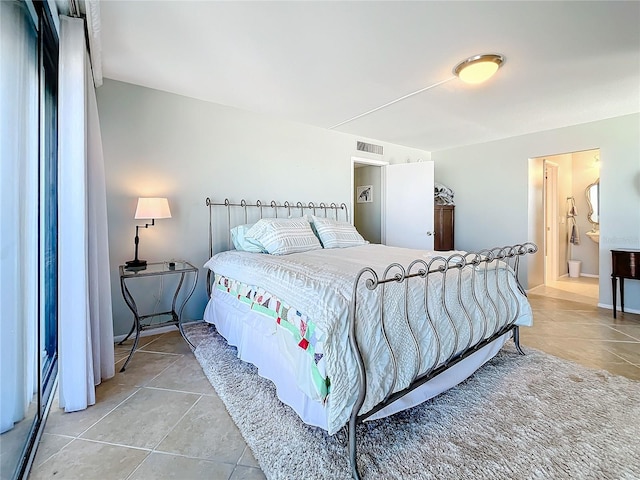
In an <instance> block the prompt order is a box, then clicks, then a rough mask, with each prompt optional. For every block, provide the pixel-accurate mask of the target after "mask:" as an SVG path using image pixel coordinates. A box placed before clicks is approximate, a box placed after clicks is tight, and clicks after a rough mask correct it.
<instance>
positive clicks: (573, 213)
mask: <svg viewBox="0 0 640 480" xmlns="http://www.w3.org/2000/svg"><path fill="white" fill-rule="evenodd" d="M567 200H569V201H570V202H571V203H570V205H569V212H568V213H567V216H568V217H577V216H578V209H577V208H576V201H575V199H574V198H573V197H569V198H568V199H567ZM576 245H577V244H576Z"/></svg>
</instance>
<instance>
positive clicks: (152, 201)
mask: <svg viewBox="0 0 640 480" xmlns="http://www.w3.org/2000/svg"><path fill="white" fill-rule="evenodd" d="M134 218H135V219H136V220H151V223H146V224H145V225H136V237H135V239H134V244H135V246H136V248H135V258H134V259H133V260H129V261H128V262H126V265H127V268H129V269H135V268H139V269H143V268H145V267H146V266H147V261H146V260H140V259H138V244H139V243H140V237H139V235H138V234H139V231H138V230H139V228H140V227H143V228H149V227H150V226H153V225H155V221H156V219H158V218H171V210H169V201H168V200H167V199H166V198H138V206H137V207H136V214H135V216H134Z"/></svg>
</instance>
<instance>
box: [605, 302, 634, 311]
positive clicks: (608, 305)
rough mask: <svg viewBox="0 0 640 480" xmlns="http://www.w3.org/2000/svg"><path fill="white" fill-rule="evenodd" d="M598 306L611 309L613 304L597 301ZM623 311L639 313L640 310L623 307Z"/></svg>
mask: <svg viewBox="0 0 640 480" xmlns="http://www.w3.org/2000/svg"><path fill="white" fill-rule="evenodd" d="M598 306H599V307H600V308H606V309H607V310H613V305H611V304H608V303H598ZM624 310H625V312H624V313H640V310H638V309H636V308H628V307H625V308H624ZM620 311H621V310H620V307H618V312H620Z"/></svg>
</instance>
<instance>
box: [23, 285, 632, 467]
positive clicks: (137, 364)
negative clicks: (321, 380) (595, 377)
mask: <svg viewBox="0 0 640 480" xmlns="http://www.w3.org/2000/svg"><path fill="white" fill-rule="evenodd" d="M571 280H573V279H571ZM575 280H576V281H574V282H570V283H569V284H568V285H564V286H563V285H562V283H563V282H567V281H569V280H567V279H561V280H560V282H559V284H557V285H555V287H558V288H552V287H543V288H542V289H538V290H536V291H534V292H531V293H530V295H529V298H530V300H531V305H532V307H533V310H534V319H535V325H534V327H532V328H524V329H522V345H523V347H524V348H525V350H526V348H527V347H528V346H530V347H534V348H538V349H540V350H543V351H546V352H548V353H551V354H553V355H556V356H559V357H562V358H566V359H569V360H573V361H575V362H577V363H581V364H583V365H586V366H588V367H592V368H602V369H606V370H608V371H610V372H612V373H615V374H618V375H624V376H626V377H629V378H633V379H637V380H640V315H633V314H629V313H626V314H620V315H618V318H617V320H614V319H613V317H612V314H611V311H610V310H604V309H599V308H597V307H596V306H595V305H596V299H595V298H594V294H593V292H594V289H593V279H587V280H585V279H583V278H582V277H581V278H580V279H575ZM581 283H583V284H584V286H583V287H581V286H580V284H581ZM595 291H596V298H597V289H596V290H595ZM575 300H579V301H575ZM142 340H143V342H142V346H141V347H140V349H139V350H138V351H137V352H136V354H135V355H134V357H133V359H132V361H131V363H130V364H129V367H128V368H127V371H126V372H125V373H118V374H117V375H116V376H115V378H113V379H111V380H109V381H106V382H104V383H103V384H102V385H100V386H99V387H98V389H97V397H98V402H97V404H96V405H95V406H92V407H90V408H88V409H87V410H85V411H82V412H76V413H70V414H65V413H63V412H62V411H61V410H60V409H58V408H57V407H56V405H57V403H54V407H53V409H52V411H51V413H50V415H49V418H48V420H47V425H46V428H45V433H44V435H43V438H42V440H41V442H40V446H39V449H38V453H37V456H36V459H35V463H34V466H33V468H32V471H31V475H30V478H31V479H33V480H35V479H51V478H58V479H74V480H75V479H82V480H91V479H96V480H97V479H100V480H109V479H127V480H142V479H153V480H156V479H157V480H161V479H168V478H174V479H181V480H191V479H194V480H195V479H204V478H207V479H225V480H229V479H231V480H240V479H246V480H251V479H260V478H264V475H263V473H262V472H261V470H260V469H259V467H258V465H257V463H256V461H255V459H254V458H253V455H252V454H251V451H250V450H249V449H248V448H247V446H246V444H245V442H244V440H243V439H242V437H241V435H240V432H239V431H238V429H237V427H236V426H235V425H234V424H233V422H232V421H231V418H230V417H229V415H228V414H227V412H226V410H225V408H224V405H223V404H222V402H221V401H220V399H219V398H218V397H217V395H216V393H215V391H214V390H213V388H212V387H211V385H210V384H209V382H208V381H207V379H206V378H205V376H204V374H203V373H202V370H201V369H200V366H199V364H198V363H197V361H196V360H195V358H194V356H193V354H192V352H191V350H190V349H189V348H188V346H187V344H186V343H185V342H184V341H183V340H182V338H181V337H180V335H179V334H178V333H177V332H171V333H165V334H163V335H159V336H152V337H144V338H143V339H142ZM129 345H131V344H129ZM129 348H130V347H129ZM126 353H127V350H126V348H123V347H117V348H116V361H119V365H118V367H117V368H119V366H120V365H122V362H123V361H124V358H125V357H126Z"/></svg>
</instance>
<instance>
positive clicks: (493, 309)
mask: <svg viewBox="0 0 640 480" xmlns="http://www.w3.org/2000/svg"><path fill="white" fill-rule="evenodd" d="M206 205H207V207H209V254H210V256H213V225H212V207H214V206H224V207H226V209H227V231H229V229H230V228H231V211H232V209H237V208H240V209H242V210H243V214H244V221H245V223H247V220H248V215H247V209H248V208H257V209H258V210H259V218H263V210H264V209H265V208H266V209H271V210H270V213H272V214H273V216H275V217H277V216H278V211H279V210H280V211H283V210H286V212H287V215H291V209H297V210H299V211H300V214H301V215H304V213H305V211H307V212H309V211H310V212H313V214H314V215H315V214H316V211H317V210H321V211H323V212H324V216H325V217H326V216H327V215H328V212H333V213H334V217H335V219H336V220H337V219H338V214H339V212H340V211H343V210H344V217H345V220H346V221H349V213H348V210H347V206H346V205H345V204H344V203H341V204H336V203H331V204H325V203H320V204H318V205H316V204H314V203H312V202H309V203H302V202H297V203H295V204H294V203H290V202H284V203H282V204H278V203H277V202H275V201H271V202H270V203H268V204H264V203H262V202H260V201H257V202H256V203H255V204H250V203H247V202H246V201H245V200H242V201H241V202H240V203H231V202H230V201H229V200H228V199H225V200H224V202H223V203H214V202H212V201H211V200H210V199H209V198H207V199H206ZM227 246H228V249H230V248H231V241H230V236H228V238H227ZM537 250H538V247H537V246H536V245H535V244H533V243H524V244H517V245H512V246H506V247H497V248H492V249H488V250H482V251H479V252H474V253H466V254H461V253H456V254H453V255H450V256H448V257H444V256H437V257H433V258H431V259H430V260H429V261H425V260H420V259H418V260H414V261H413V262H411V264H409V265H408V266H407V267H405V266H403V265H401V264H399V263H392V264H390V265H388V266H387V268H386V269H385V270H384V273H383V275H382V277H379V276H378V274H377V273H376V271H375V270H374V269H373V268H370V267H366V268H363V269H362V270H360V272H359V273H358V274H357V276H356V279H355V281H354V283H353V290H352V295H351V303H350V309H349V344H350V346H351V349H352V351H353V353H354V356H355V358H356V364H357V368H358V372H357V373H358V397H357V400H356V403H355V405H354V406H353V409H352V411H351V415H350V419H349V422H348V424H347V429H348V432H347V435H348V449H349V462H350V468H351V474H352V476H353V478H354V479H356V480H359V479H360V478H361V477H360V472H359V470H358V464H357V460H356V426H357V425H358V424H359V423H362V422H364V421H365V420H367V419H369V418H370V417H372V416H373V415H374V414H376V413H377V412H379V411H380V410H382V409H383V408H385V407H387V406H388V405H390V404H392V403H393V402H395V401H396V400H398V399H399V398H402V397H404V396H405V395H407V394H408V393H410V392H412V391H414V390H415V389H417V388H419V387H420V386H421V385H423V384H424V383H426V382H428V381H429V380H431V379H432V378H434V377H436V376H437V375H439V374H441V373H442V372H444V371H445V370H447V369H449V368H450V367H452V366H454V365H456V364H457V363H459V362H460V361H462V360H464V359H465V358H467V357H469V356H470V355H472V354H473V353H475V352H477V351H478V350H480V349H481V348H483V347H485V346H486V345H488V344H490V343H492V342H493V341H495V340H496V339H498V338H500V337H502V336H503V335H505V334H508V333H510V332H513V334H512V335H513V341H514V344H515V347H516V349H517V351H518V353H519V354H521V355H524V352H523V351H522V348H521V347H520V335H519V327H518V326H517V325H515V323H514V322H515V321H516V319H517V318H518V316H519V313H520V312H519V309H518V302H517V301H515V302H513V303H514V304H515V308H512V307H511V306H510V302H509V301H508V298H509V297H512V298H513V299H514V300H515V299H516V298H517V297H516V295H515V293H514V292H513V291H512V290H511V289H508V288H504V287H503V285H502V284H501V282H500V278H501V277H502V280H503V283H504V284H508V277H509V276H514V277H515V282H516V285H517V287H518V289H519V290H520V292H521V293H522V294H523V295H525V296H526V293H525V291H524V289H523V288H522V286H521V285H520V282H519V280H518V267H519V264H520V257H522V256H524V255H528V254H534V253H535V252H537ZM489 270H495V282H494V283H495V289H496V290H495V291H496V292H497V293H495V294H494V298H492V296H491V295H490V294H489V280H488V277H489V275H488V274H487V273H488V271H489ZM463 271H465V275H469V276H470V278H471V280H470V281H471V294H472V298H473V303H474V304H475V305H473V307H474V309H475V310H476V311H480V312H481V316H482V320H483V322H482V334H481V335H480V338H482V340H481V341H480V342H478V343H476V344H472V339H473V338H474V334H473V332H474V326H473V324H472V321H471V315H470V308H471V306H469V305H467V304H465V303H464V302H463V300H462V288H461V286H462V278H463ZM468 272H470V273H468ZM211 273H212V272H211V271H210V270H209V271H208V272H207V293H208V296H209V297H210V296H211ZM433 276H440V277H441V279H440V280H441V281H440V289H441V302H440V308H441V313H442V312H443V313H444V314H445V316H446V319H447V321H448V322H449V324H450V325H451V327H452V329H453V331H454V334H455V342H454V348H453V350H452V353H451V354H450V355H449V356H448V358H447V359H446V360H445V361H444V362H442V361H440V353H441V348H442V345H441V343H440V335H439V333H438V329H437V328H436V325H435V323H434V320H433V318H434V314H433V312H432V311H431V310H432V308H433V307H430V306H429V302H428V299H429V288H428V285H429V278H432V277H433ZM448 277H453V278H454V280H453V282H457V300H458V304H459V307H460V308H461V310H462V312H463V314H464V318H463V319H458V321H460V320H462V321H463V322H465V321H466V322H467V324H468V326H469V339H468V340H467V341H466V344H464V346H463V345H461V342H460V340H461V339H460V332H459V331H458V328H457V327H456V323H455V321H454V318H453V316H452V314H451V311H450V308H448V306H447V302H446V301H445V298H446V296H445V293H446V289H447V288H449V287H448V284H449V285H450V284H451V282H447V278H448ZM505 280H506V281H505ZM410 281H412V282H414V283H417V282H420V288H421V290H420V291H419V293H420V297H421V298H423V299H424V302H423V303H422V305H421V306H420V310H419V312H418V314H419V316H420V318H424V322H423V323H422V324H421V325H420V326H421V327H424V328H428V329H430V330H431V331H432V332H433V335H434V338H435V342H436V345H437V354H436V355H435V356H434V358H435V360H434V362H433V363H432V364H431V365H430V366H429V368H428V369H427V371H426V372H425V373H423V374H420V373H419V368H420V365H422V363H423V352H422V351H421V350H420V345H419V343H418V340H417V335H416V331H415V329H414V327H413V326H412V324H411V322H410V321H409V313H408V312H409V298H408V292H409V282H410ZM391 283H397V284H401V285H403V286H404V293H403V296H402V299H401V302H403V303H404V318H403V320H404V322H405V324H406V326H407V328H408V330H409V332H410V335H411V337H412V341H413V345H414V348H415V349H416V351H417V353H418V355H417V361H416V363H415V366H414V369H413V372H414V373H413V379H412V381H411V383H410V385H409V386H408V387H406V388H404V389H402V390H399V391H397V392H394V390H395V388H396V384H397V381H398V363H397V359H398V358H399V357H401V356H402V352H401V351H399V349H398V348H399V347H397V346H396V347H394V346H393V343H392V342H390V341H389V337H388V335H387V332H388V328H387V327H388V324H387V317H386V316H385V311H384V308H383V305H384V300H385V295H386V293H387V291H388V290H389V289H388V284H391ZM362 286H364V288H366V289H368V290H370V291H372V292H374V291H376V290H377V291H378V292H379V302H380V309H379V311H380V315H379V317H378V318H368V319H367V321H370V322H374V326H375V328H377V329H379V330H380V331H381V333H382V337H383V338H384V342H385V345H386V347H387V349H388V350H389V354H390V358H391V361H392V367H393V368H392V371H391V372H389V375H392V381H391V383H390V387H389V388H388V389H387V391H386V393H385V398H384V400H383V401H382V402H381V403H379V404H378V405H376V406H375V407H373V408H372V409H371V410H369V411H368V412H366V413H363V414H360V409H361V408H362V405H363V404H364V401H365V398H366V394H367V387H366V385H367V381H366V379H367V369H366V365H365V361H364V359H363V355H362V352H361V350H360V346H359V344H358V338H357V335H356V312H357V307H358V296H357V292H358V291H360V292H361V293H362ZM479 295H480V296H481V297H485V298H488V300H489V302H484V303H483V302H481V301H480V300H479ZM501 309H502V310H503V311H506V313H507V321H506V323H504V325H502V326H501V325H500V324H499V322H498V315H499V311H500V310H501ZM461 347H462V348H461Z"/></svg>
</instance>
